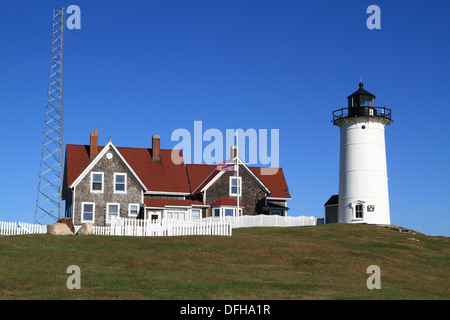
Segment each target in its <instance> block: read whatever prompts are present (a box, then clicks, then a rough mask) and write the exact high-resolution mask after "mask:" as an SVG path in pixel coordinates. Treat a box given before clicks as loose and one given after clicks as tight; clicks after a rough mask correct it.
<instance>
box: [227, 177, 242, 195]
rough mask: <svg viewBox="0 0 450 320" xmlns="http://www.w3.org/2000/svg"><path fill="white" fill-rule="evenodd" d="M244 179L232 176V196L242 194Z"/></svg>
mask: <svg viewBox="0 0 450 320" xmlns="http://www.w3.org/2000/svg"><path fill="white" fill-rule="evenodd" d="M241 188H242V179H241V177H230V196H237V195H239V196H240V195H241Z"/></svg>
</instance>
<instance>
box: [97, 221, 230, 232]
mask: <svg viewBox="0 0 450 320" xmlns="http://www.w3.org/2000/svg"><path fill="white" fill-rule="evenodd" d="M94 234H96V235H114V236H194V235H210V236H231V234H232V227H231V223H230V222H227V221H195V222H193V221H180V220H175V219H161V220H150V219H148V220H138V219H129V218H116V219H114V220H113V221H111V224H110V225H109V226H94Z"/></svg>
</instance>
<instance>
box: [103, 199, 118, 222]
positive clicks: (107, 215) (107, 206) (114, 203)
mask: <svg viewBox="0 0 450 320" xmlns="http://www.w3.org/2000/svg"><path fill="white" fill-rule="evenodd" d="M110 205H117V217H118V218H120V203H118V202H108V203H106V223H111V219H110V218H109V206H110Z"/></svg>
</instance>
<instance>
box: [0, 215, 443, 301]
mask: <svg viewBox="0 0 450 320" xmlns="http://www.w3.org/2000/svg"><path fill="white" fill-rule="evenodd" d="M70 265H77V266H79V267H80V270H81V289H80V290H68V289H67V287H66V281H67V279H68V277H69V276H70V275H69V274H67V273H66V270H67V267H68V266H70ZM370 265H377V266H379V267H380V270H381V289H380V290H376V289H374V290H369V289H368V288H367V286H366V281H367V278H368V277H369V275H368V274H367V273H366V269H367V267H368V266H370ZM449 270H450V238H446V237H432V236H426V235H422V234H419V233H415V232H412V233H405V232H399V231H396V230H393V229H386V228H382V227H378V226H369V225H344V224H332V225H325V226H314V227H294V228H247V229H235V230H233V236H232V237H217V236H191V237H108V236H51V235H28V236H15V237H5V238H0V299H257V300H262V299H272V300H273V299H276V300H278V299H296V300H299V299H450V280H449V276H448V274H449Z"/></svg>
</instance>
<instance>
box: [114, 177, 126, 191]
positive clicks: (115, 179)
mask: <svg viewBox="0 0 450 320" xmlns="http://www.w3.org/2000/svg"><path fill="white" fill-rule="evenodd" d="M119 175H120V176H125V182H124V184H125V188H124V190H123V191H122V190H116V184H117V176H119ZM114 193H122V194H125V193H127V174H126V173H125V172H114Z"/></svg>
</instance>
